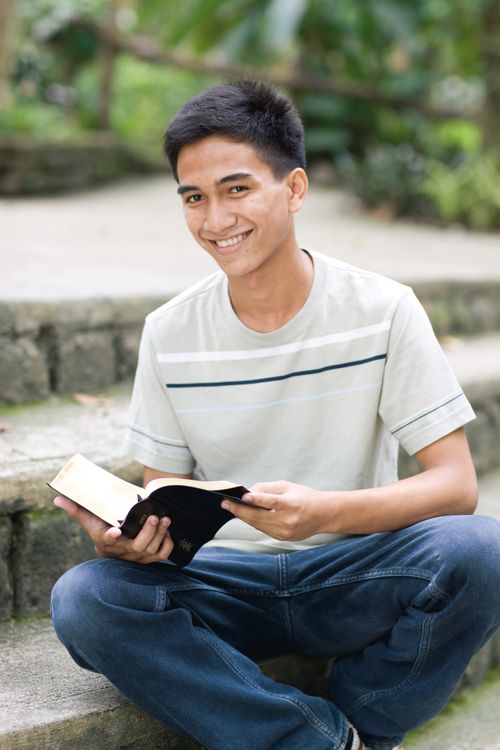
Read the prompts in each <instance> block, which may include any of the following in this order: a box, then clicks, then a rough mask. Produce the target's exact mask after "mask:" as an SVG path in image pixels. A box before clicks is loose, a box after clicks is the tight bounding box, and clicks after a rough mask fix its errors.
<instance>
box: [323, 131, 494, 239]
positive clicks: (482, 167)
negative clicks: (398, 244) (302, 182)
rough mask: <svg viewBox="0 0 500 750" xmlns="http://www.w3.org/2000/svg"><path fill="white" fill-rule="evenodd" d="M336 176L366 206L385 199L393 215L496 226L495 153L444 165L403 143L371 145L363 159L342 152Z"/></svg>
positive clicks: (490, 227) (474, 225)
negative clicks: (337, 175) (346, 155)
mask: <svg viewBox="0 0 500 750" xmlns="http://www.w3.org/2000/svg"><path fill="white" fill-rule="evenodd" d="M338 170H339V176H340V178H341V180H342V181H343V182H344V184H345V185H346V186H348V187H349V188H350V189H351V190H353V191H354V192H355V193H356V194H357V195H359V197H360V198H361V199H362V201H363V203H364V204H365V205H366V206H367V207H369V208H376V207H378V206H380V205H383V204H389V205H390V207H391V208H392V210H393V211H394V213H395V214H396V215H397V216H403V215H410V216H414V217H417V218H420V219H425V220H430V221H436V222H439V223H442V224H450V223H452V224H456V223H458V224H462V225H463V226H465V227H468V228H471V229H476V230H486V229H495V228H496V229H500V153H498V152H492V151H488V152H482V153H478V154H475V155H470V156H469V157H468V158H467V159H465V160H464V161H462V163H460V164H445V163H443V162H440V161H437V160H436V159H434V158H430V157H428V156H423V155H422V154H419V153H417V152H416V151H415V150H414V149H413V148H412V147H411V146H409V145H408V144H406V145H400V146H377V147H374V148H372V149H369V150H368V151H367V153H366V154H365V157H364V159H359V160H356V159H353V158H352V157H344V158H343V159H340V160H339V163H338Z"/></svg>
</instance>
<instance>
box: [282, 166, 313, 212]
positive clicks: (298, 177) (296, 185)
mask: <svg viewBox="0 0 500 750" xmlns="http://www.w3.org/2000/svg"><path fill="white" fill-rule="evenodd" d="M286 180H287V186H288V202H289V207H290V211H291V212H292V213H295V212H296V211H300V209H301V208H302V204H303V203H304V200H305V197H306V195H307V188H308V186H309V180H308V179H307V175H306V173H305V171H304V170H303V169H302V167H296V168H295V169H292V170H291V172H289V173H288V175H287V178H286Z"/></svg>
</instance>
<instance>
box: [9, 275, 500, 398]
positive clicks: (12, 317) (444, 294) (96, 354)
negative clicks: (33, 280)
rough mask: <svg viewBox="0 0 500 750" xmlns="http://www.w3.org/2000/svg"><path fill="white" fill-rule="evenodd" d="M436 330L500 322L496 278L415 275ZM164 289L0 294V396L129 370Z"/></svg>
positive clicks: (96, 380) (34, 394)
mask: <svg viewBox="0 0 500 750" xmlns="http://www.w3.org/2000/svg"><path fill="white" fill-rule="evenodd" d="M414 289H415V292H416V293H417V295H418V296H419V298H420V299H421V301H422V302H423V304H424V306H425V307H426V309H427V311H428V313H429V316H430V318H431V321H432V323H433V325H434V328H435V330H436V332H437V333H438V334H439V335H448V334H453V335H462V334H472V333H478V332H483V331H486V330H495V329H499V328H500V283H499V282H491V283H490V282H471V283H465V282H419V283H417V284H415V285H414ZM165 301H166V298H165V297H156V296H153V297H133V298H132V297H130V298H123V299H111V298H109V299H105V298H101V299H84V300H76V301H74V300H72V301H59V302H21V301H20V302H3V303H2V302H0V348H1V350H2V358H1V360H0V403H1V402H4V403H22V402H24V401H29V400H34V399H45V398H48V397H49V396H50V395H51V394H53V393H72V392H77V391H81V390H84V391H86V392H88V391H95V390H98V389H100V388H105V387H107V386H109V385H112V384H114V383H117V382H120V381H122V380H123V379H124V378H127V377H130V376H131V375H132V374H133V372H134V370H135V366H136V359H137V350H138V345H139V337H140V333H141V330H142V326H143V323H144V318H145V316H146V315H147V314H148V313H149V312H150V311H151V310H153V309H155V308H156V307H158V306H159V305H161V304H162V303H163V302H165Z"/></svg>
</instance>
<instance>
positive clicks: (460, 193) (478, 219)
mask: <svg viewBox="0 0 500 750" xmlns="http://www.w3.org/2000/svg"><path fill="white" fill-rule="evenodd" d="M422 193H423V195H424V197H425V198H427V199H428V200H429V201H430V202H432V204H433V206H434V208H435V211H436V213H437V215H438V217H439V219H440V220H441V221H443V222H444V223H457V222H458V223H460V224H463V225H464V226H467V227H471V228H472V229H479V230H481V229H488V228H494V227H497V228H500V155H499V154H495V153H484V154H481V155H480V156H478V157H477V158H475V159H470V160H468V161H466V162H464V164H462V165H460V166H459V167H458V168H456V169H453V168H451V167H449V166H446V165H445V164H441V163H439V162H433V163H432V164H431V165H430V167H429V170H428V176H427V178H426V180H425V181H424V183H423V185H422Z"/></svg>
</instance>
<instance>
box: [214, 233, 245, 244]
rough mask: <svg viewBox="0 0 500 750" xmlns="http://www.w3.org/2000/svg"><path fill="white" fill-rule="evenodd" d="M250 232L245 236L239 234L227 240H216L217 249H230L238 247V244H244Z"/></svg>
mask: <svg viewBox="0 0 500 750" xmlns="http://www.w3.org/2000/svg"><path fill="white" fill-rule="evenodd" d="M247 234H248V232H245V234H237V235H236V237H229V239H227V240H215V244H216V245H217V247H230V246H231V245H237V244H238V242H243V240H244V239H245V237H246V236H247Z"/></svg>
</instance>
